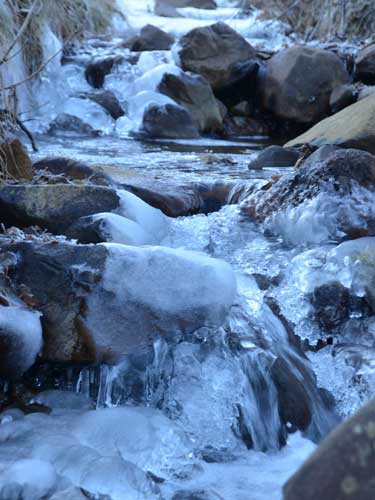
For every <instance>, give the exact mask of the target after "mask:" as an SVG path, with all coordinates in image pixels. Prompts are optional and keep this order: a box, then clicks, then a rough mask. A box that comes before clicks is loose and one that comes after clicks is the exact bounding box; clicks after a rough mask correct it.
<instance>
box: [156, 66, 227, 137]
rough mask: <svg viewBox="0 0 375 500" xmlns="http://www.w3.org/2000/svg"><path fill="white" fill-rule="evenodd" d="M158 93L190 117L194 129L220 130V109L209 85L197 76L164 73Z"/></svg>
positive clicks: (203, 130)
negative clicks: (182, 108)
mask: <svg viewBox="0 0 375 500" xmlns="http://www.w3.org/2000/svg"><path fill="white" fill-rule="evenodd" d="M158 91H159V92H160V93H161V94H164V95H166V96H168V97H170V98H171V99H173V101H175V102H177V104H179V105H180V106H182V107H184V108H185V109H186V110H187V111H188V112H189V113H190V115H191V117H192V119H193V123H194V125H195V127H196V128H197V129H198V130H200V131H201V132H215V131H219V130H220V129H222V126H223V120H222V118H221V114H220V109H219V106H218V104H217V101H216V99H215V96H214V94H213V92H212V89H211V87H210V85H209V83H208V82H207V81H206V80H205V79H204V78H202V77H201V76H199V75H193V74H191V73H181V74H180V75H178V76H177V75H173V74H170V73H166V74H165V75H164V76H163V78H162V80H161V82H160V83H159V85H158Z"/></svg>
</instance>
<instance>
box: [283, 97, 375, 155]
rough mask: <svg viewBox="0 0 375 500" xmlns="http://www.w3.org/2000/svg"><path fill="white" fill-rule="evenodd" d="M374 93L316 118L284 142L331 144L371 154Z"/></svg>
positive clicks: (374, 125) (374, 145) (374, 147)
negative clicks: (327, 115) (306, 129)
mask: <svg viewBox="0 0 375 500" xmlns="http://www.w3.org/2000/svg"><path fill="white" fill-rule="evenodd" d="M374 131H375V95H371V96H369V97H367V98H366V99H363V100H361V101H359V102H357V103H355V104H352V105H351V106H349V107H347V108H345V109H343V110H342V111H340V112H339V113H336V114H335V115H333V116H330V117H329V118H326V119H325V120H323V121H321V122H319V123H318V124H316V125H315V126H314V127H313V128H311V129H310V130H308V131H307V132H306V133H304V134H302V135H300V136H299V137H297V138H296V139H293V140H292V141H289V142H288V143H287V144H286V146H287V147H294V146H299V145H302V144H311V145H313V146H323V145H324V144H332V145H335V146H342V147H346V148H357V149H363V150H365V151H368V152H370V153H372V154H375V132H374Z"/></svg>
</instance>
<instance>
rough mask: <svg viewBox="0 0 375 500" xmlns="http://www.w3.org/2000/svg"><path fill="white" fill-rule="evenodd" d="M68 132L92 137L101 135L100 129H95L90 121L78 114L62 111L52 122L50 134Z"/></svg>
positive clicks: (49, 128) (49, 129)
mask: <svg viewBox="0 0 375 500" xmlns="http://www.w3.org/2000/svg"><path fill="white" fill-rule="evenodd" d="M67 132H68V133H73V134H80V135H88V136H92V137H97V136H98V135H100V132H99V130H95V129H94V128H93V127H92V126H91V125H90V124H89V123H86V122H85V121H83V120H82V119H81V118H79V117H78V116H74V115H70V114H69V113H60V114H59V115H57V117H56V118H55V119H54V120H53V121H52V122H51V123H50V125H49V127H48V134H51V135H56V134H59V133H67Z"/></svg>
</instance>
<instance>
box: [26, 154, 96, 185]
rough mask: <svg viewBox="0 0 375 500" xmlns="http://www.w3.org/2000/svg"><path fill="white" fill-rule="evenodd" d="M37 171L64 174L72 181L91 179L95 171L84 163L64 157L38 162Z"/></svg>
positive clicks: (36, 163) (35, 164)
mask: <svg viewBox="0 0 375 500" xmlns="http://www.w3.org/2000/svg"><path fill="white" fill-rule="evenodd" d="M33 168H34V169H35V170H48V172H51V174H54V175H60V174H64V175H66V176H67V177H71V178H72V179H77V180H82V179H89V178H90V177H91V176H92V175H94V173H95V172H94V170H93V169H92V168H91V167H89V166H88V165H85V164H84V163H82V162H80V161H76V160H72V159H71V158H64V157H47V158H43V159H42V160H39V161H36V162H35V163H34V164H33Z"/></svg>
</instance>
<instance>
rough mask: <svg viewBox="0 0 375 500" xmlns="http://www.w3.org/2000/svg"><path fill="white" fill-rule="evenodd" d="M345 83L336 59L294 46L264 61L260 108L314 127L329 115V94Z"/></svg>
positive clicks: (321, 52)
mask: <svg viewBox="0 0 375 500" xmlns="http://www.w3.org/2000/svg"><path fill="white" fill-rule="evenodd" d="M348 82H349V74H348V72H347V70H346V68H345V65H344V63H343V62H342V61H341V60H340V59H339V57H338V56H336V55H335V54H333V53H332V52H328V51H326V50H322V49H317V48H313V47H305V46H295V47H292V48H289V49H284V50H282V51H280V52H278V53H277V54H276V55H274V56H273V57H272V58H271V59H270V60H269V61H268V64H267V67H266V71H265V76H264V79H263V81H262V82H261V84H260V91H261V94H262V104H263V106H264V108H265V109H266V110H268V111H271V112H272V113H274V114H275V115H276V116H277V117H278V118H280V119H283V120H290V121H293V122H298V123H315V122H317V121H319V120H321V119H322V118H325V117H326V116H328V115H329V114H330V107H329V100H330V96H331V93H332V91H333V90H334V89H335V88H336V87H338V86H339V85H342V84H345V83H348Z"/></svg>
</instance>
